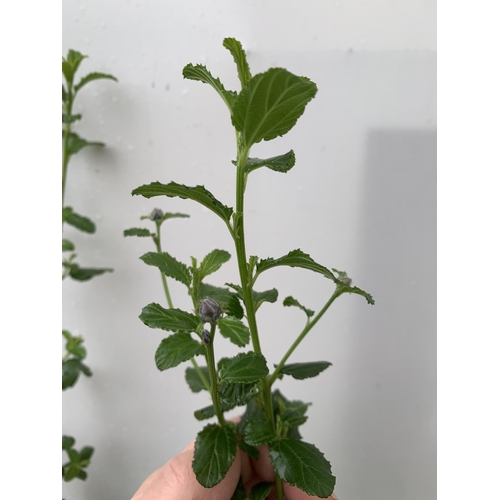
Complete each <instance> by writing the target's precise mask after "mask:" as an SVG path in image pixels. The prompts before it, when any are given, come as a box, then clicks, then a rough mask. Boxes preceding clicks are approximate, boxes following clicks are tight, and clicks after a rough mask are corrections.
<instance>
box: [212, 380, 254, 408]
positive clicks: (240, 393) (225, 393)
mask: <svg viewBox="0 0 500 500" xmlns="http://www.w3.org/2000/svg"><path fill="white" fill-rule="evenodd" d="M255 384H256V382H251V383H249V384H243V383H240V384H229V383H227V382H221V384H220V385H219V389H218V392H219V396H220V400H221V401H222V402H223V403H225V404H226V405H228V406H231V407H233V408H234V407H235V406H243V405H245V404H247V402H248V401H249V400H250V398H251V397H252V395H253V392H252V389H253V388H254V387H255Z"/></svg>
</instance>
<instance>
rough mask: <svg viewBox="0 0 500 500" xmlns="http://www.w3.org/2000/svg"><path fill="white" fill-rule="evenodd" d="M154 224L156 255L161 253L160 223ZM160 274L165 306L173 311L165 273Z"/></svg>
mask: <svg viewBox="0 0 500 500" xmlns="http://www.w3.org/2000/svg"><path fill="white" fill-rule="evenodd" d="M155 223H156V238H153V241H154V242H155V245H156V250H157V252H158V253H161V251H162V250H161V236H160V227H161V222H160V221H155ZM160 274H161V282H162V283H163V289H164V290H165V296H166V297H167V304H168V307H169V308H170V309H173V307H174V305H173V303H172V297H170V291H169V290H168V285H167V278H166V276H165V273H163V271H162V270H161V269H160Z"/></svg>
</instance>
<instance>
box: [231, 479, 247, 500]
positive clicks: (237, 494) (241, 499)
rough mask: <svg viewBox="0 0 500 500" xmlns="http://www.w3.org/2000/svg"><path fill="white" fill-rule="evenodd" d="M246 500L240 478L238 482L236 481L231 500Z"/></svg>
mask: <svg viewBox="0 0 500 500" xmlns="http://www.w3.org/2000/svg"><path fill="white" fill-rule="evenodd" d="M246 499H247V493H246V491H245V487H244V486H243V481H242V479H241V477H240V480H239V481H238V485H237V486H236V489H235V490H234V493H233V496H232V497H231V500H246Z"/></svg>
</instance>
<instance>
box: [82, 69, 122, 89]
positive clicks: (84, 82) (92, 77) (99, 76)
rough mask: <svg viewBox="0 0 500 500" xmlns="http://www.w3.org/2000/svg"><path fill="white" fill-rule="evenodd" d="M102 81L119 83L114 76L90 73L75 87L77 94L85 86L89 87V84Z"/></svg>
mask: <svg viewBox="0 0 500 500" xmlns="http://www.w3.org/2000/svg"><path fill="white" fill-rule="evenodd" d="M102 79H108V80H114V81H115V82H117V81H118V79H117V78H116V77H114V76H113V75H108V74H107V73H89V74H88V75H86V76H84V77H83V78H82V79H81V80H80V81H79V82H78V84H77V85H75V92H78V91H79V90H80V89H81V88H82V87H83V86H84V85H87V83H89V82H92V81H94V80H102Z"/></svg>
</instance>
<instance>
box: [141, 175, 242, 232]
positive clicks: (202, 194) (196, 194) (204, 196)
mask: <svg viewBox="0 0 500 500" xmlns="http://www.w3.org/2000/svg"><path fill="white" fill-rule="evenodd" d="M132 194H133V195H141V196H144V197H145V198H152V197H153V196H163V195H164V196H168V197H170V198H175V197H179V198H182V199H189V200H194V201H197V202H198V203H200V204H201V205H203V206H204V207H206V208H208V209H209V210H211V211H212V212H214V213H215V214H217V215H218V216H219V217H220V218H221V219H222V220H223V221H224V222H225V223H226V224H229V221H230V219H231V214H232V213H233V209H232V208H229V207H226V206H225V205H223V204H222V203H221V202H220V201H219V200H217V199H216V198H215V197H214V195H213V194H212V193H211V192H210V191H208V190H206V189H205V188H204V187H203V186H196V187H189V186H184V185H182V184H177V183H176V182H170V183H168V184H161V183H160V182H152V183H151V184H145V185H144V186H140V187H138V188H137V189H134V190H133V191H132Z"/></svg>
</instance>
